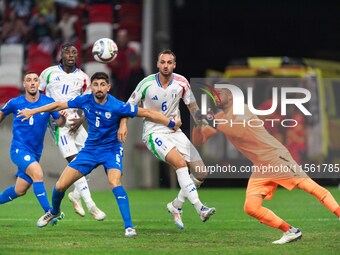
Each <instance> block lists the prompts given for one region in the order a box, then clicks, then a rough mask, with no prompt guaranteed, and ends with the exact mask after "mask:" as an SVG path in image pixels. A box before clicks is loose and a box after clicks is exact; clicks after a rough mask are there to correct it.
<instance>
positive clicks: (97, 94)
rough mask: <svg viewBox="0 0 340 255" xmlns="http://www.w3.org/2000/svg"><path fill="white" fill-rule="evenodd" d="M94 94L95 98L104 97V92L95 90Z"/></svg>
mask: <svg viewBox="0 0 340 255" xmlns="http://www.w3.org/2000/svg"><path fill="white" fill-rule="evenodd" d="M94 96H95V97H96V98H97V99H103V98H104V97H105V94H104V93H103V92H97V93H96V94H95V95H94Z"/></svg>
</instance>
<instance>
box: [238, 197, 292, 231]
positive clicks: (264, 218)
mask: <svg viewBox="0 0 340 255" xmlns="http://www.w3.org/2000/svg"><path fill="white" fill-rule="evenodd" d="M262 201H263V199H262V198H261V197H256V196H247V197H246V201H245V203H244V211H245V213H247V214H248V215H250V216H252V217H254V218H256V219H258V220H259V221H260V222H261V223H263V224H265V225H267V226H270V227H272V228H279V229H281V228H280V227H281V225H282V228H283V229H287V226H288V229H289V228H290V226H289V225H288V224H287V223H286V224H287V225H285V224H284V223H283V222H285V221H283V220H282V219H281V218H280V217H278V216H277V215H276V214H275V213H273V212H272V211H271V210H269V209H268V208H265V207H263V206H262ZM283 229H281V230H282V231H283ZM288 229H287V230H288ZM287 230H286V231H287ZM286 231H285V232H286Z"/></svg>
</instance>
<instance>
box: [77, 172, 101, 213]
mask: <svg viewBox="0 0 340 255" xmlns="http://www.w3.org/2000/svg"><path fill="white" fill-rule="evenodd" d="M74 186H75V189H76V190H77V192H78V193H79V194H80V196H81V198H82V199H83V200H84V202H85V204H86V207H87V209H88V210H90V209H91V207H93V206H95V205H96V204H95V203H94V202H93V200H92V197H91V193H90V189H89V186H88V184H87V181H86V178H85V176H83V177H81V178H80V179H79V180H78V181H76V182H75V183H74Z"/></svg>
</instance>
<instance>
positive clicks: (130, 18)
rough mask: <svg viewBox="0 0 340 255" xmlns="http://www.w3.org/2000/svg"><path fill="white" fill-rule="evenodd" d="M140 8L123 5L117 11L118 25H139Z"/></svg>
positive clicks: (133, 5) (136, 5) (134, 5)
mask: <svg viewBox="0 0 340 255" xmlns="http://www.w3.org/2000/svg"><path fill="white" fill-rule="evenodd" d="M141 21H142V6H141V5H140V4H133V3H123V4H122V5H121V8H120V10H119V23H124V24H129V23H139V24H140V23H141Z"/></svg>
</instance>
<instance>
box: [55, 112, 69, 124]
mask: <svg viewBox="0 0 340 255" xmlns="http://www.w3.org/2000/svg"><path fill="white" fill-rule="evenodd" d="M59 115H60V118H59V119H57V120H55V124H56V125H57V126H58V127H63V126H65V123H66V117H67V112H66V111H59Z"/></svg>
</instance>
